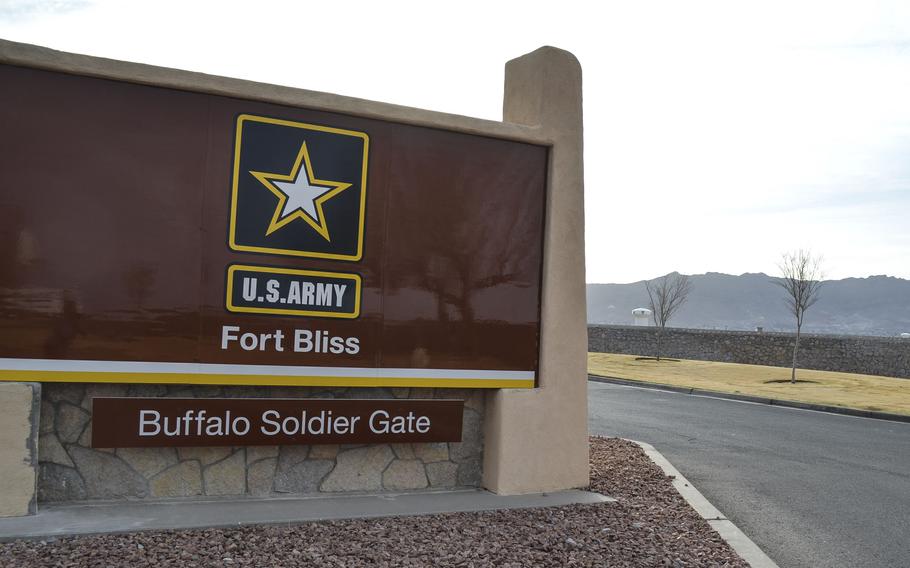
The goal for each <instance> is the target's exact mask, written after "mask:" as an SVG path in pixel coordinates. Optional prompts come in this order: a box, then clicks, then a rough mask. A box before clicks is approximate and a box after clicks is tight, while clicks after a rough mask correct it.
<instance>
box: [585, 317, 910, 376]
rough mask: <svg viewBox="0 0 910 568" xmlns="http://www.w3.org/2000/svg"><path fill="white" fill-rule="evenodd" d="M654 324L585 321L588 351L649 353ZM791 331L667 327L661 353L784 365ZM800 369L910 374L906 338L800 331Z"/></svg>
mask: <svg viewBox="0 0 910 568" xmlns="http://www.w3.org/2000/svg"><path fill="white" fill-rule="evenodd" d="M656 332H657V329H656V328H654V327H634V326H619V325H589V326H588V351H592V352H598V353H624V354H628V355H645V356H653V355H654V350H655V334H656ZM794 338H795V335H794V334H792V333H779V332H761V333H759V332H753V331H718V330H710V329H683V328H667V329H665V330H664V336H663V340H662V341H661V355H662V356H663V355H665V356H667V357H677V358H680V359H696V360H701V361H722V362H729V363H746V364H752V365H772V366H775V367H789V366H790V364H791V360H792V357H793V341H794ZM798 365H799V366H800V367H801V368H804V369H817V370H821V371H841V372H847V373H863V374H867V375H882V376H886V377H900V378H910V340H907V339H901V338H897V337H894V338H892V337H870V336H850V335H806V334H804V335H802V336H801V337H800V342H799V361H798Z"/></svg>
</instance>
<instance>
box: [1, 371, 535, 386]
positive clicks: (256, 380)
mask: <svg viewBox="0 0 910 568" xmlns="http://www.w3.org/2000/svg"><path fill="white" fill-rule="evenodd" d="M0 381H27V382H42V383H157V384H197V385H244V386H299V387H436V388H475V389H483V388H489V389H494V388H495V389H507V388H521V389H530V388H534V380H533V379H494V378H488V379H485V378H483V377H476V378H471V379H439V378H432V377H424V378H421V377H406V378H405V377H402V378H395V377H382V378H378V377H324V376H323V377H320V376H299V377H294V376H282V375H230V374H207V373H199V374H196V373H104V372H97V371H3V370H0Z"/></svg>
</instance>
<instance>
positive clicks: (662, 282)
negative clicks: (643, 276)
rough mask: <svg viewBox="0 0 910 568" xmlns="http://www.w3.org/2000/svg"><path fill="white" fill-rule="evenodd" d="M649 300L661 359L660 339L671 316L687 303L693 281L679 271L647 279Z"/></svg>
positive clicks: (658, 353)
mask: <svg viewBox="0 0 910 568" xmlns="http://www.w3.org/2000/svg"><path fill="white" fill-rule="evenodd" d="M645 289H646V290H647V291H648V300H649V301H650V303H651V306H650V307H651V317H652V318H654V325H656V326H657V360H658V361H660V340H661V335H663V331H664V328H665V327H666V326H667V322H668V321H670V318H672V317H673V315H674V314H675V313H676V311H677V310H679V308H680V307H682V305H683V304H685V303H686V299H687V298H688V297H689V292H690V291H691V290H692V282H690V281H689V277H688V276H685V275H684V274H679V273H678V272H672V273H670V274H667V275H666V276H661V277H660V278H655V279H654V280H646V281H645Z"/></svg>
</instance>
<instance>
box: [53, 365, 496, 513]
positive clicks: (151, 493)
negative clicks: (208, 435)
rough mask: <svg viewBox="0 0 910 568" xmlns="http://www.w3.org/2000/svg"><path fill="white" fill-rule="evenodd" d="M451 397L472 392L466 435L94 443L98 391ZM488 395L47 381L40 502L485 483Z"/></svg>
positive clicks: (405, 488) (465, 397)
mask: <svg viewBox="0 0 910 568" xmlns="http://www.w3.org/2000/svg"><path fill="white" fill-rule="evenodd" d="M96 396H131V397H181V398H215V397H226V398H232V397H236V398H240V397H243V398H415V399H416V398H421V399H426V398H449V399H460V400H464V401H465V409H464V423H463V433H462V442H460V443H435V444H370V445H313V446H280V447H279V446H258V447H211V448H119V449H116V450H114V449H92V448H91V437H92V420H91V418H92V416H91V409H92V403H91V401H92V398H93V397H96ZM483 412H484V394H483V392H482V391H479V390H468V389H429V388H387V389H386V388H319V387H218V386H186V385H168V386H165V385H120V384H76V383H45V384H44V386H43V389H42V395H41V417H40V431H39V436H38V501H39V502H59V501H84V500H91V499H145V498H155V499H159V498H186V497H195V496H215V495H218V496H221V495H233V496H242V495H249V496H259V497H264V496H278V495H288V494H298V495H299V494H308V493H309V494H312V493H319V492H349V491H369V492H378V491H395V492H401V491H408V490H419V489H426V488H432V489H449V488H454V487H478V486H479V485H480V481H481V475H482V459H483V455H482V454H483Z"/></svg>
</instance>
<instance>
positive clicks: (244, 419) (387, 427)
mask: <svg viewBox="0 0 910 568" xmlns="http://www.w3.org/2000/svg"><path fill="white" fill-rule="evenodd" d="M463 412H464V401H461V400H414V399H388V400H382V399H370V400H334V399H268V398H255V399H253V398H247V399H237V398H215V399H194V398H100V397H99V398H94V399H93V400H92V447H93V448H140V447H175V446H184V447H185V446H280V445H297V444H372V443H408V442H460V441H461V423H462V414H463Z"/></svg>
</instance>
